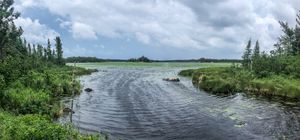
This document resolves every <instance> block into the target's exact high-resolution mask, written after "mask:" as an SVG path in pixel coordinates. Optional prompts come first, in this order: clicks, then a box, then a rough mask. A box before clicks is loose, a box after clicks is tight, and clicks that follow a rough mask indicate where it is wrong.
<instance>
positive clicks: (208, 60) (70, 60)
mask: <svg viewBox="0 0 300 140" xmlns="http://www.w3.org/2000/svg"><path fill="white" fill-rule="evenodd" d="M65 62H67V63H73V62H79V63H87V62H202V63H241V62H242V59H213V58H200V59H185V60H180V59H178V60H150V59H148V58H147V57H140V58H130V59H128V60H126V59H102V58H97V57H84V56H74V57H68V58H65Z"/></svg>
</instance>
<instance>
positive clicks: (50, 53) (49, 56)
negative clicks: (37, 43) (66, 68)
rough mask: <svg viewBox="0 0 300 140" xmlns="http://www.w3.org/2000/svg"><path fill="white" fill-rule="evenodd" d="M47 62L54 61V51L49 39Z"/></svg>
mask: <svg viewBox="0 0 300 140" xmlns="http://www.w3.org/2000/svg"><path fill="white" fill-rule="evenodd" d="M47 60H48V61H49V62H52V61H53V57H52V50H51V43H50V40H49V39H48V42H47Z"/></svg>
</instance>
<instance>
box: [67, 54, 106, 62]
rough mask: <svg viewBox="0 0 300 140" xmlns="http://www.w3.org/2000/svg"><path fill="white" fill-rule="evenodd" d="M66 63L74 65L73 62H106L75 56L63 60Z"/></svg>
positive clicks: (94, 58) (95, 58)
mask: <svg viewBox="0 0 300 140" xmlns="http://www.w3.org/2000/svg"><path fill="white" fill-rule="evenodd" d="M65 61H66V62H67V63H74V62H79V63H87V62H104V61H106V60H104V59H100V58H97V57H83V56H77V57H75V56H74V57H68V58H66V59H65Z"/></svg>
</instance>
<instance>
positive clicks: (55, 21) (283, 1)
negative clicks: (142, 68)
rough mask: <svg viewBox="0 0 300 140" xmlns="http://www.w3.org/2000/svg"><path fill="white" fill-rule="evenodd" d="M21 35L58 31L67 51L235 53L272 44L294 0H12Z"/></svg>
mask: <svg viewBox="0 0 300 140" xmlns="http://www.w3.org/2000/svg"><path fill="white" fill-rule="evenodd" d="M15 7H16V10H17V11H19V12H21V14H22V16H21V17H20V18H19V19H18V20H16V21H15V23H16V24H17V25H19V26H22V28H23V29H24V31H25V32H24V34H23V36H24V37H26V39H27V40H28V41H30V42H33V43H41V44H45V43H46V40H47V38H50V40H53V38H54V37H55V36H61V38H62V40H63V48H64V54H65V57H68V56H96V57H99V58H121V59H127V58H131V57H139V56H141V55H145V56H147V57H150V58H151V59H190V58H200V57H208V58H240V56H241V54H242V52H243V49H244V46H245V44H246V42H247V40H248V39H249V38H252V39H253V40H257V39H258V40H259V41H260V43H261V47H262V49H263V50H270V49H272V48H273V44H274V43H276V39H277V37H278V36H280V34H281V29H280V27H279V24H278V20H283V21H288V22H289V23H290V24H291V25H294V24H295V15H296V14H297V11H298V10H299V9H300V0H16V3H15Z"/></svg>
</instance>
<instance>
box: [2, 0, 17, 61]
mask: <svg viewBox="0 0 300 140" xmlns="http://www.w3.org/2000/svg"><path fill="white" fill-rule="evenodd" d="M13 3H14V1H13V0H1V1H0V60H2V59H3V58H4V57H5V48H6V47H8V44H9V42H10V41H15V40H11V39H10V36H11V35H16V36H17V37H20V36H21V34H22V30H21V28H19V29H13V28H15V26H14V22H13V21H14V20H15V19H17V18H18V17H19V16H20V14H19V13H17V12H14V8H13V7H12V5H13Z"/></svg>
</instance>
